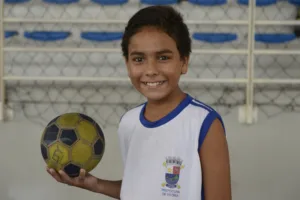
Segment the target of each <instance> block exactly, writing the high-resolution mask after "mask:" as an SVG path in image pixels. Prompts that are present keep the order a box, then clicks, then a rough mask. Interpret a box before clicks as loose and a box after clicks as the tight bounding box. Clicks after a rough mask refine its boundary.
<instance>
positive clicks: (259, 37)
mask: <svg viewBox="0 0 300 200" xmlns="http://www.w3.org/2000/svg"><path fill="white" fill-rule="evenodd" d="M295 39H296V35H295V34H294V33H257V34H255V41H257V42H262V43H267V44H280V43H286V42H290V41H293V40H295Z"/></svg>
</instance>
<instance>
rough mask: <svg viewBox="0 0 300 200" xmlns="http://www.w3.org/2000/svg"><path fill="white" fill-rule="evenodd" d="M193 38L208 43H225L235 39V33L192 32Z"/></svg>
mask: <svg viewBox="0 0 300 200" xmlns="http://www.w3.org/2000/svg"><path fill="white" fill-rule="evenodd" d="M193 38H194V39H195V40H200V41H203V42H209V43H225V42H231V41H235V40H237V38H238V36H237V34H235V33H194V34H193Z"/></svg>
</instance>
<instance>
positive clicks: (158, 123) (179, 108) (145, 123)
mask: <svg viewBox="0 0 300 200" xmlns="http://www.w3.org/2000/svg"><path fill="white" fill-rule="evenodd" d="M192 100H193V98H192V97H191V96H190V95H189V94H186V97H185V98H184V99H183V100H182V101H181V102H180V104H179V105H178V106H177V107H176V108H175V109H174V110H172V111H171V112H169V113H168V114H167V115H166V116H165V117H163V118H161V119H159V120H157V121H154V122H151V121H148V120H147V119H146V118H145V115H144V113H145V109H146V105H147V103H145V104H144V105H143V107H142V109H141V111H140V122H141V123H142V125H143V126H145V127H147V128H155V127H158V126H161V125H164V124H166V123H168V122H169V121H171V120H172V119H174V118H175V117H176V116H177V115H179V113H181V111H182V110H184V108H186V107H187V106H188V105H189V104H190V102H191V101H192Z"/></svg>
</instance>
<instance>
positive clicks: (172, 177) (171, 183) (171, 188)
mask: <svg viewBox="0 0 300 200" xmlns="http://www.w3.org/2000/svg"><path fill="white" fill-rule="evenodd" d="M182 163H183V161H182V160H181V159H180V158H179V157H167V158H166V161H165V162H164V163H163V166H164V167H165V168H166V173H165V182H164V183H162V184H161V186H162V187H163V188H162V195H163V196H173V197H178V196H179V194H180V191H179V189H180V188H181V187H180V185H179V184H178V181H179V178H180V171H181V170H182V169H183V168H184V165H183V164H182Z"/></svg>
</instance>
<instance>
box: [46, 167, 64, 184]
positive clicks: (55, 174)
mask: <svg viewBox="0 0 300 200" xmlns="http://www.w3.org/2000/svg"><path fill="white" fill-rule="evenodd" d="M47 171H48V173H49V174H50V175H51V176H52V177H53V178H54V179H55V180H56V181H58V182H62V179H61V177H60V176H59V174H58V173H57V172H56V171H55V170H54V169H49V170H47Z"/></svg>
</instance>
